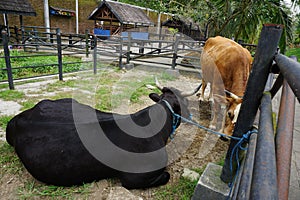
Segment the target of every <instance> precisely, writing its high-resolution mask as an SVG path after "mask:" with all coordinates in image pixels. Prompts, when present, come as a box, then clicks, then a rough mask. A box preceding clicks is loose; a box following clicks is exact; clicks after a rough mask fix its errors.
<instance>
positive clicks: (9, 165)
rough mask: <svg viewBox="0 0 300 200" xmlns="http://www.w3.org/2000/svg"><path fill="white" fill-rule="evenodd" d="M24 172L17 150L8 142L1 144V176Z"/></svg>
mask: <svg viewBox="0 0 300 200" xmlns="http://www.w3.org/2000/svg"><path fill="white" fill-rule="evenodd" d="M23 170H24V167H23V165H22V163H21V162H20V160H19V158H18V157H17V156H16V154H15V150H14V148H13V147H12V146H10V145H9V144H8V143H7V142H0V174H4V173H9V174H21V173H22V172H23Z"/></svg>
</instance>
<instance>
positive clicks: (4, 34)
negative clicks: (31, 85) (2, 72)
mask: <svg viewBox="0 0 300 200" xmlns="http://www.w3.org/2000/svg"><path fill="white" fill-rule="evenodd" d="M1 34H2V41H3V48H4V55H5V64H6V70H7V78H8V85H9V89H11V90H14V89H15V87H14V80H13V74H12V69H11V63H10V53H9V48H8V37H7V32H6V31H2V33H1Z"/></svg>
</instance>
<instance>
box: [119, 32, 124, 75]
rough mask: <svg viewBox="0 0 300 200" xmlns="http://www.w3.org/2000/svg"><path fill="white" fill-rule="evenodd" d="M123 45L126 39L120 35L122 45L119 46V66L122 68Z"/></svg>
mask: <svg viewBox="0 0 300 200" xmlns="http://www.w3.org/2000/svg"><path fill="white" fill-rule="evenodd" d="M123 45H124V41H123V38H122V37H120V46H119V68H120V69H122V68H123V61H122V60H123V52H122V50H123Z"/></svg>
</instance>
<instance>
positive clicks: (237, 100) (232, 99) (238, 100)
mask: <svg viewBox="0 0 300 200" xmlns="http://www.w3.org/2000/svg"><path fill="white" fill-rule="evenodd" d="M226 101H227V103H229V104H231V103H236V104H239V103H242V102H243V99H242V98H237V99H235V98H231V97H226Z"/></svg>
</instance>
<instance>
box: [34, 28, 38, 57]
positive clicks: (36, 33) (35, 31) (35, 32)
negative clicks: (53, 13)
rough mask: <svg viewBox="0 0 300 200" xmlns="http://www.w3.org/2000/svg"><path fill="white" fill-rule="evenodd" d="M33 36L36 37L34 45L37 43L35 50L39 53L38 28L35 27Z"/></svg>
mask: <svg viewBox="0 0 300 200" xmlns="http://www.w3.org/2000/svg"><path fill="white" fill-rule="evenodd" d="M33 35H34V43H35V45H36V46H35V50H36V51H39V46H38V45H37V44H38V41H37V37H38V32H37V30H36V27H33Z"/></svg>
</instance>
